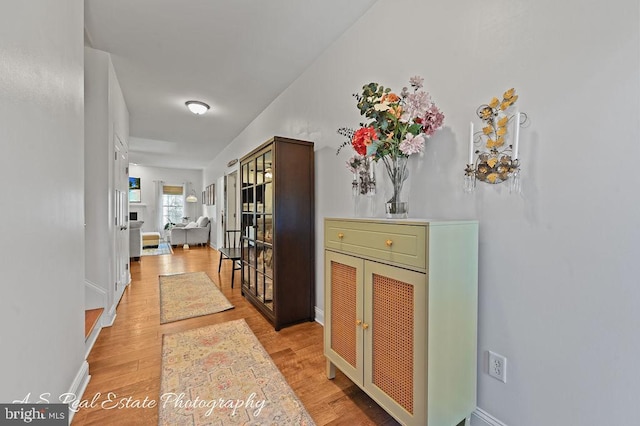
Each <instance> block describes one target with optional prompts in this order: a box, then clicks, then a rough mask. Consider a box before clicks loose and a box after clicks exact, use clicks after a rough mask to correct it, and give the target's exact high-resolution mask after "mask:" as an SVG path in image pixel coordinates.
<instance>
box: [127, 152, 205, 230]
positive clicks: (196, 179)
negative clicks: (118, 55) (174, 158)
mask: <svg viewBox="0 0 640 426" xmlns="http://www.w3.org/2000/svg"><path fill="white" fill-rule="evenodd" d="M129 176H132V177H139V178H140V191H141V192H140V204H137V203H129V211H130V212H138V220H143V221H144V224H143V225H142V230H143V231H144V232H151V231H158V230H159V229H164V223H162V224H158V223H156V222H157V202H156V192H155V191H156V189H155V188H156V184H155V182H156V181H160V180H162V181H164V183H165V185H184V184H186V183H188V182H191V183H190V185H189V188H193V189H194V190H195V191H196V196H197V197H198V202H197V203H185V211H186V213H187V214H186V215H185V216H189V217H190V219H189V220H190V221H195V220H196V219H198V217H199V216H207V214H206V213H207V212H206V211H205V209H204V207H205V206H204V205H202V191H203V185H202V170H190V169H170V168H163V167H149V166H141V165H138V166H136V165H133V164H131V165H130V166H129ZM187 195H188V194H187ZM208 216H210V215H208Z"/></svg>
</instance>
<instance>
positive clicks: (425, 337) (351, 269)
mask: <svg viewBox="0 0 640 426" xmlns="http://www.w3.org/2000/svg"><path fill="white" fill-rule="evenodd" d="M324 235H325V334H324V338H325V342H324V347H325V356H326V358H327V376H328V377H329V378H333V377H334V376H335V369H336V368H338V369H340V370H341V371H342V372H343V373H344V374H345V375H347V376H348V377H349V378H350V379H351V380H352V381H353V382H354V383H355V384H356V385H358V386H359V387H361V388H362V389H363V390H364V391H365V392H367V394H369V395H370V396H371V397H372V398H373V399H374V400H375V401H376V402H378V404H380V406H382V407H383V408H384V409H385V410H386V411H387V412H389V413H390V414H391V415H392V416H394V417H395V418H396V419H397V420H398V421H399V422H401V423H403V424H406V425H429V426H432V425H436V426H439V425H449V424H451V425H454V424H458V423H459V422H460V421H461V420H463V419H465V418H467V417H468V416H470V414H471V412H472V411H473V410H474V409H475V406H476V365H477V361H476V360H477V337H476V334H477V252H478V224H477V222H475V221H457V222H454V221H450V222H444V221H439V222H435V221H419V220H416V221H410V220H407V221H393V220H375V219H325V234H324Z"/></svg>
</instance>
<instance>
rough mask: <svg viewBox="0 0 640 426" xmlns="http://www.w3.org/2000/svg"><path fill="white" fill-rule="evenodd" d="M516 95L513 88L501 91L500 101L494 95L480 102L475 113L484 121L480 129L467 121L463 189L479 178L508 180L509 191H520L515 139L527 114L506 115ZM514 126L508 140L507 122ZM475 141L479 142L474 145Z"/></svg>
mask: <svg viewBox="0 0 640 426" xmlns="http://www.w3.org/2000/svg"><path fill="white" fill-rule="evenodd" d="M517 99H518V95H516V94H515V89H509V90H507V91H506V92H504V94H503V95H502V101H500V100H499V99H498V98H493V99H492V100H491V102H489V103H488V104H485V105H481V106H480V107H479V108H478V110H477V111H476V114H477V115H478V117H479V118H480V119H481V120H482V121H483V122H484V123H483V127H482V131H481V132H474V127H473V122H471V123H470V125H469V158H468V160H467V167H466V168H465V170H464V174H465V176H464V191H465V192H473V191H474V190H475V188H476V182H477V181H478V180H479V181H481V182H484V183H488V184H498V183H502V182H508V183H509V191H510V192H515V193H519V192H520V190H521V185H520V160H519V159H518V143H519V139H520V127H521V126H522V125H523V124H525V123H526V122H527V114H525V113H523V112H519V111H517V110H516V112H515V113H513V114H511V115H509V110H510V109H511V106H512V105H513V104H514V103H515V102H516V100H517ZM510 125H511V127H513V137H512V143H511V144H507V143H506V140H507V139H508V136H509V135H508V131H507V129H508V128H509V126H510ZM476 145H481V148H480V149H476V148H475V147H476Z"/></svg>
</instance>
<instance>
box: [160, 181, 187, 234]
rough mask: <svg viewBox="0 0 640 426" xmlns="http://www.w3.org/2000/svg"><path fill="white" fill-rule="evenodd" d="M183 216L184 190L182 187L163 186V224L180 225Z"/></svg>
mask: <svg viewBox="0 0 640 426" xmlns="http://www.w3.org/2000/svg"><path fill="white" fill-rule="evenodd" d="M183 216H184V188H183V187H182V185H179V186H178V185H163V187H162V220H163V221H164V223H165V224H166V223H169V222H171V223H180V222H182V218H183Z"/></svg>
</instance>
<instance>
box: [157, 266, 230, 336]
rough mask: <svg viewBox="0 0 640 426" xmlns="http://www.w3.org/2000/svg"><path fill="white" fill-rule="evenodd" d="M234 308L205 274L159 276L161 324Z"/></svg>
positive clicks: (191, 273)
mask: <svg viewBox="0 0 640 426" xmlns="http://www.w3.org/2000/svg"><path fill="white" fill-rule="evenodd" d="M231 308H233V305H232V304H231V303H230V302H229V300H227V298H226V297H224V294H222V292H221V291H220V290H219V289H218V287H216V285H215V284H214V283H213V281H211V279H210V278H209V276H208V275H207V274H206V273H205V272H189V273H185V274H175V275H160V324H164V323H167V322H173V321H178V320H181V319H187V318H194V317H200V316H202V315H208V314H214V313H216V312H222V311H226V310H227V309H231Z"/></svg>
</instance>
